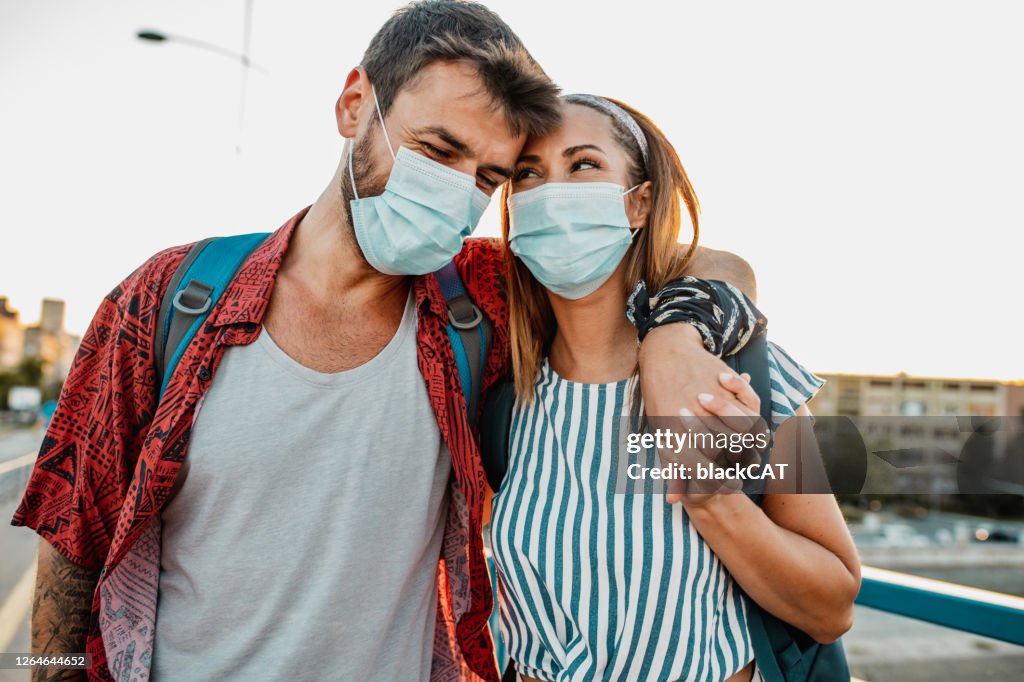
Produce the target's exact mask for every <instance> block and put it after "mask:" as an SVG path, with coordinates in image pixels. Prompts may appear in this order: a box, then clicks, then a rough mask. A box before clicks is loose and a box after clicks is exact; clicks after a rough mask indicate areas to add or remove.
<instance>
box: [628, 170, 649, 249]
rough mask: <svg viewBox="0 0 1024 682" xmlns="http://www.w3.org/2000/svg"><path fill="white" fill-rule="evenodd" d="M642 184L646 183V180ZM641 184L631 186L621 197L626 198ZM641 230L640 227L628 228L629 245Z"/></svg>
mask: <svg viewBox="0 0 1024 682" xmlns="http://www.w3.org/2000/svg"><path fill="white" fill-rule="evenodd" d="M644 182H646V180H645V181H644ZM642 184H644V183H643V182H639V183H637V184H635V185H633V186H632V187H630V188H629V189H627V190H626V191H625V192H623V193H622V196H626V195H627V194H629V193H630V192H632V191H633V190H635V189H636V188H637V187H639V186H640V185H642ZM641 229H643V228H640V227H631V228H629V243H630V244H632V243H633V241H634V240H635V239H636V236H637V235H638V234H640V230H641Z"/></svg>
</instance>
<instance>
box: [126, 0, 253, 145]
mask: <svg viewBox="0 0 1024 682" xmlns="http://www.w3.org/2000/svg"><path fill="white" fill-rule="evenodd" d="M252 3H253V0H245V21H244V24H243V32H242V51H241V52H235V51H234V50H229V49H228V48H226V47H221V46H220V45H216V44H214V43H209V42H206V41H205V40H198V39H196V38H189V37H188V36H179V35H174V34H170V33H164V32H162V31H155V30H152V29H143V30H140V31H138V32H136V34H135V37H136V38H138V39H139V40H142V41H145V42H150V43H167V42H174V43H179V44H181V45H188V46H190V47H195V48H198V49H200V50H206V51H207V52H212V53H214V54H218V55H220V56H222V57H227V58H228V59H231V60H233V61H237V62H239V63H240V64H241V66H242V73H241V79H242V81H241V87H240V89H239V100H238V132H239V135H241V133H242V127H243V124H244V123H245V95H246V90H247V87H248V81H249V70H250V69H255V70H256V71H259V72H260V73H262V74H264V75H265V74H266V73H267V70H266V69H265V68H263V67H262V66H259V65H258V64H254V63H253V62H252V60H250V59H249V42H250V38H251V36H252ZM235 151H236V153H241V151H242V145H241V141H239V144H238V145H236V146H235Z"/></svg>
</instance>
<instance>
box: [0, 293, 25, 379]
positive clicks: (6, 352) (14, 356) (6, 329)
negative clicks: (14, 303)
mask: <svg viewBox="0 0 1024 682" xmlns="http://www.w3.org/2000/svg"><path fill="white" fill-rule="evenodd" d="M24 346H25V333H24V328H23V327H22V326H21V321H20V319H19V315H18V311H17V310H15V309H13V308H11V307H10V304H9V303H8V301H7V297H6V296H0V371H2V370H5V369H9V368H11V367H14V366H15V365H17V364H18V362H19V361H20V360H21V352H22V349H23V348H24Z"/></svg>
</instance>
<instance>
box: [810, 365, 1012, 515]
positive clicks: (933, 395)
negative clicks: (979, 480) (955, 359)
mask: <svg viewBox="0 0 1024 682" xmlns="http://www.w3.org/2000/svg"><path fill="white" fill-rule="evenodd" d="M819 376H820V377H821V378H823V379H825V380H826V383H825V385H824V386H823V387H822V389H821V390H820V391H819V392H818V394H817V395H815V396H814V398H812V399H811V401H810V403H809V404H808V407H809V408H810V410H811V412H812V413H813V414H814V415H815V416H840V417H854V418H859V419H855V420H854V421H855V422H856V425H857V429H858V430H859V432H860V435H861V438H862V439H863V441H864V444H865V446H866V448H867V451H868V452H870V453H874V454H875V455H877V456H878V457H880V458H881V459H884V460H885V462H887V463H888V465H890V466H891V470H890V471H888V472H886V473H885V474H884V475H885V476H886V477H887V479H886V480H888V481H889V485H891V490H892V491H894V492H914V493H921V492H927V493H929V494H931V495H932V496H933V497H932V501H933V503H935V504H938V503H939V502H941V501H942V500H943V499H945V497H946V496H947V495H952V494H955V493H957V492H958V487H957V480H958V475H959V473H960V472H959V470H958V468H957V465H958V462H959V461H960V460H959V458H960V457H961V456H962V452H963V448H964V446H965V441H966V440H967V438H968V437H969V435H970V433H971V431H972V430H973V428H974V427H973V426H970V425H971V424H973V423H974V422H973V420H970V419H968V420H967V421H966V422H964V421H963V418H967V417H1001V416H1012V417H1022V416H1024V382H1002V381H991V380H981V379H956V378H943V377H938V378H927V377H912V376H908V375H906V374H898V375H895V376H892V375H863V374H819ZM914 417H960V418H961V419H956V420H953V419H913V418H914ZM1000 421H1001V422H1002V423H1003V426H1002V428H1001V429H1000V431H999V433H998V434H996V435H995V436H994V437H993V440H992V441H991V445H990V446H989V447H991V448H992V449H993V452H994V453H998V454H994V456H995V458H996V461H997V462H999V464H998V466H999V467H1003V466H1004V464H1005V462H1004V460H1007V458H1008V457H1010V456H1011V449H1008V446H1007V444H1008V443H1010V442H1012V441H1015V439H1016V438H1018V437H1019V433H1020V428H1021V426H1022V424H1021V421H1020V420H1000ZM965 424H967V425H968V426H967V427H966V429H965V428H964V425H965ZM1018 450H1019V447H1016V446H1015V447H1014V448H1012V452H1017V451H1018ZM874 466H876V467H877V466H878V463H877V462H874ZM876 471H878V469H876ZM876 480H877V479H876ZM1014 480H1016V479H1014Z"/></svg>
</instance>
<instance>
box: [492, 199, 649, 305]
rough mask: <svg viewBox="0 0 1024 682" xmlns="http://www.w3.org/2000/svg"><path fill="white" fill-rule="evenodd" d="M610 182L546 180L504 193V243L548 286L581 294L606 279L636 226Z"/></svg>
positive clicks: (565, 293) (562, 292) (572, 296)
mask: <svg viewBox="0 0 1024 682" xmlns="http://www.w3.org/2000/svg"><path fill="white" fill-rule="evenodd" d="M639 186H640V185H636V186H634V187H632V188H630V189H629V190H626V191H623V187H622V186H621V185H617V184H615V183H612V182H549V183H546V184H543V185H539V186H537V187H534V188H533V189H528V190H525V191H522V192H517V193H515V194H513V195H511V196H510V197H509V199H508V215H509V232H508V240H509V248H510V249H512V253H514V254H515V255H516V256H518V257H519V259H520V260H522V261H523V264H524V265H526V267H527V268H528V269H529V270H530V272H531V273H532V274H533V276H534V277H536V278H537V281H539V282H540V283H541V284H543V285H544V286H545V287H546V288H547V289H548V290H549V291H552V292H554V293H555V294H558V295H559V296H561V297H562V298H568V299H573V300H575V299H580V298H583V297H584V296H587V295H589V294H591V293H593V292H594V291H596V290H597V289H598V288H600V286H601V285H602V284H604V283H605V282H606V281H608V278H609V277H611V275H612V273H613V272H615V268H617V267H618V265H619V262H620V261H621V260H622V257H623V256H624V255H625V254H626V251H627V250H628V249H629V246H630V244H631V243H632V240H633V236H634V234H635V233H636V232H637V231H636V230H632V229H631V228H630V224H629V218H628V217H627V216H626V207H625V198H624V197H625V196H626V195H627V194H629V193H630V192H632V191H633V190H635V189H636V188H637V187H639Z"/></svg>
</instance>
